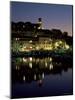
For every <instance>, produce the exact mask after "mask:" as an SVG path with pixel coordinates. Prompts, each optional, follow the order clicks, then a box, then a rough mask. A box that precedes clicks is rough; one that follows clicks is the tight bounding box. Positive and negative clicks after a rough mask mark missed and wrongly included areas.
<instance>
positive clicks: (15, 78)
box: [12, 57, 72, 86]
mask: <svg viewBox="0 0 75 100" xmlns="http://www.w3.org/2000/svg"><path fill="white" fill-rule="evenodd" d="M68 68H72V58H64V60H63V58H61V57H60V58H59V57H58V58H52V57H47V58H32V57H28V58H26V57H23V58H13V62H12V82H13V84H15V83H16V82H18V83H23V82H26V83H31V82H32V81H36V82H37V83H38V85H39V86H42V84H43V80H44V78H45V76H46V75H51V74H53V75H56V74H61V75H62V71H67V70H68Z"/></svg>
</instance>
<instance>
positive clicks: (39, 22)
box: [38, 18, 42, 29]
mask: <svg viewBox="0 0 75 100" xmlns="http://www.w3.org/2000/svg"><path fill="white" fill-rule="evenodd" d="M38 24H39V27H38V29H42V18H38Z"/></svg>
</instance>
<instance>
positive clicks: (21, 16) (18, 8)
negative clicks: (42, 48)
mask: <svg viewBox="0 0 75 100" xmlns="http://www.w3.org/2000/svg"><path fill="white" fill-rule="evenodd" d="M39 17H41V18H42V22H43V27H44V28H47V29H52V28H57V29H61V31H67V32H68V33H69V35H72V6H71V5H53V4H41V3H25V2H11V21H15V22H18V21H23V22H27V21H30V22H33V23H36V22H37V21H38V18H39Z"/></svg>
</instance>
